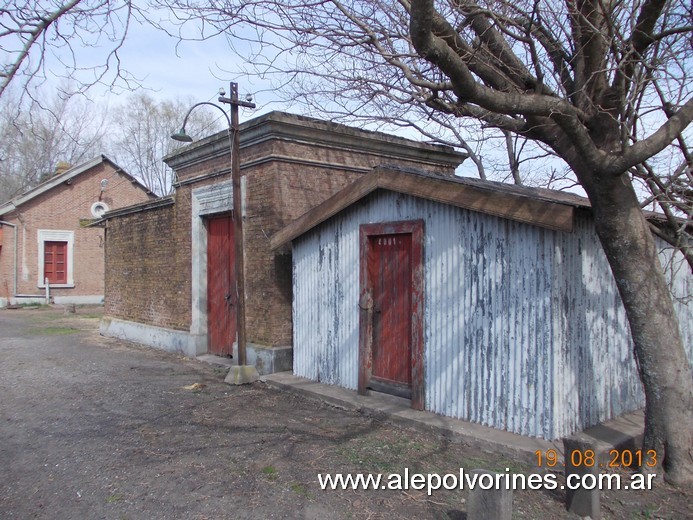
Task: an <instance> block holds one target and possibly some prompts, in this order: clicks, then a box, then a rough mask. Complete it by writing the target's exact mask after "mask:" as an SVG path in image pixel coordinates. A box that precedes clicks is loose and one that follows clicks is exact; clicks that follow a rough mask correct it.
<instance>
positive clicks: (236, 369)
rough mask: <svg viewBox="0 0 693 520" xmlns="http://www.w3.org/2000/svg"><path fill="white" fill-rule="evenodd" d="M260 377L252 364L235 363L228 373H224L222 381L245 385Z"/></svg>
mask: <svg viewBox="0 0 693 520" xmlns="http://www.w3.org/2000/svg"><path fill="white" fill-rule="evenodd" d="M259 378H260V374H258V373H257V369H256V368H255V367H254V366H252V365H236V366H232V367H231V369H230V370H229V373H228V374H226V378H225V379H224V383H227V384H229V385H247V384H248V383H253V382H255V381H257V380H258V379H259Z"/></svg>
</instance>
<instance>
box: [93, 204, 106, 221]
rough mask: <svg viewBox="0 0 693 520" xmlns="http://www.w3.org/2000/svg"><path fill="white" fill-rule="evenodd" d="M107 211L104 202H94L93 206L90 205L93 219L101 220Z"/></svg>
mask: <svg viewBox="0 0 693 520" xmlns="http://www.w3.org/2000/svg"><path fill="white" fill-rule="evenodd" d="M107 211H108V204H106V203H105V202H101V201H99V202H94V204H92V205H91V214H92V215H93V216H94V217H95V218H101V217H103V214H104V213H106V212H107Z"/></svg>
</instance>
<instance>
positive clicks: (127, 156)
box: [111, 93, 224, 195]
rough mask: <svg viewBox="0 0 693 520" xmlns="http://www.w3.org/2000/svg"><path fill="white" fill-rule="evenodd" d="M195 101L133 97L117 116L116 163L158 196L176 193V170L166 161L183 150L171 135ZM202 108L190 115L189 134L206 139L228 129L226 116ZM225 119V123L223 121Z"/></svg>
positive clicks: (114, 122)
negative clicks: (171, 153)
mask: <svg viewBox="0 0 693 520" xmlns="http://www.w3.org/2000/svg"><path fill="white" fill-rule="evenodd" d="M193 104H194V101H193V100H186V101H183V100H180V99H177V100H174V101H156V100H155V99H154V98H152V97H151V96H150V95H148V94H146V93H139V94H133V95H131V96H130V97H129V98H128V99H127V100H126V101H125V102H124V103H123V104H122V105H121V106H120V107H119V108H118V109H117V110H116V111H115V113H114V116H113V122H112V127H113V135H115V136H116V137H115V138H114V139H113V142H112V144H111V147H112V149H113V151H114V156H115V158H116V162H117V163H118V164H119V165H120V166H122V167H124V168H125V169H126V170H127V171H128V172H129V173H130V174H131V175H133V176H135V177H137V178H138V179H139V180H140V181H142V183H143V184H144V185H145V186H147V187H148V188H149V189H150V190H152V191H153V192H154V193H156V194H158V195H167V194H168V193H170V192H171V189H172V182H173V179H172V174H173V172H172V170H171V169H170V168H169V167H168V166H166V164H164V162H163V161H162V160H161V158H162V157H164V156H165V155H167V154H169V153H170V152H172V151H174V150H175V149H176V148H178V147H180V146H181V143H178V142H176V141H174V140H172V139H171V134H172V133H173V132H174V131H175V130H177V129H178V128H179V127H180V125H181V124H182V122H183V116H184V115H185V113H186V111H187V110H188V109H189V108H190V107H191V106H192V105H193ZM204 108H205V107H200V109H197V110H195V111H193V112H192V113H191V114H190V117H189V118H188V122H187V128H186V130H187V131H188V132H189V133H190V134H191V135H196V136H206V135H209V134H211V133H214V132H216V131H218V130H220V129H221V128H223V126H224V121H223V120H222V119H223V116H221V115H220V114H219V113H217V112H211V111H206V110H204ZM220 118H221V119H220Z"/></svg>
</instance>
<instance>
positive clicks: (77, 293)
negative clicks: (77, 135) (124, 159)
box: [0, 155, 153, 306]
mask: <svg viewBox="0 0 693 520" xmlns="http://www.w3.org/2000/svg"><path fill="white" fill-rule="evenodd" d="M151 198H153V195H151V193H150V192H149V190H147V189H146V188H145V187H144V186H142V185H141V184H139V183H138V182H137V181H136V180H135V179H134V178H133V177H131V176H130V175H129V174H128V173H126V172H125V171H123V170H122V169H121V168H120V167H119V166H118V165H116V164H115V163H114V162H112V161H111V160H110V159H108V158H107V157H105V156H103V155H102V156H99V157H97V158H95V159H93V160H91V161H88V162H85V163H83V164H80V165H78V166H75V167H73V168H71V167H69V166H67V165H66V166H65V168H61V169H58V170H56V173H55V174H54V175H53V176H52V177H51V178H50V179H48V180H46V181H45V182H43V183H41V184H40V185H39V186H37V187H35V188H33V189H31V190H29V191H27V192H26V193H24V194H22V195H20V196H18V197H15V198H14V199H12V200H10V201H8V202H5V203H4V204H2V205H0V306H6V305H7V304H8V303H10V304H17V303H26V302H35V301H41V302H43V301H45V297H46V279H47V280H48V289H49V291H48V292H49V296H50V299H51V300H52V301H53V302H55V303H101V302H102V301H103V293H104V233H103V230H102V229H98V228H87V227H85V226H86V225H87V224H89V223H90V222H92V221H93V220H96V219H97V218H100V217H101V216H102V214H103V213H104V212H105V211H108V210H109V209H112V208H118V207H121V206H129V205H132V204H135V203H138V202H142V201H145V200H149V199H151Z"/></svg>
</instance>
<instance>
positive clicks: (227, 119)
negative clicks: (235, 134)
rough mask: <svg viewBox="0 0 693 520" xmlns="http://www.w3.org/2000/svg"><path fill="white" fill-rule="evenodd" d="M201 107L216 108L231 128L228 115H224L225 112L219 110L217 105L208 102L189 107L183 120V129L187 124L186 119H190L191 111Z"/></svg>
mask: <svg viewBox="0 0 693 520" xmlns="http://www.w3.org/2000/svg"><path fill="white" fill-rule="evenodd" d="M201 105H209V106H211V107H214V108H218V109H219V110H221V113H222V114H224V117H225V118H226V122H227V123H228V124H229V128H231V119H230V118H229V115H228V114H227V113H226V111H225V110H224V109H223V108H221V107H220V106H219V105H215V104H214V103H212V102H210V101H200V102H199V103H195V104H194V105H193V106H191V107H190V110H188V113H187V114H185V117H184V118H183V127H182V128H183V129H185V125H187V124H188V118H189V117H190V114H191V113H192V111H193V110H195V109H196V108H197V107H199V106H201Z"/></svg>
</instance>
